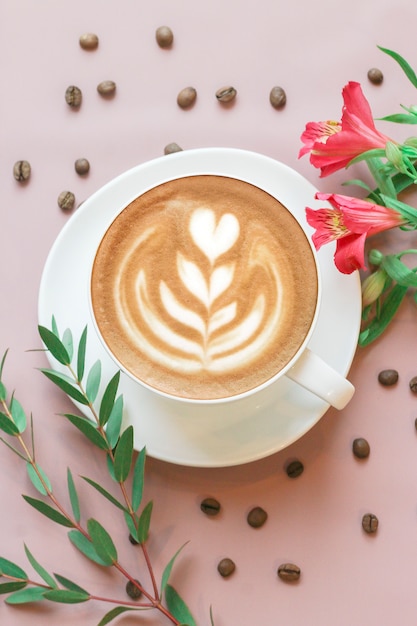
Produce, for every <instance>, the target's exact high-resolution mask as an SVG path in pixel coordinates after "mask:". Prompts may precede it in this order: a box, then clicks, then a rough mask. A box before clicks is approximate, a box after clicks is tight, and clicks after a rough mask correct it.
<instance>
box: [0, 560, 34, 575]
mask: <svg viewBox="0 0 417 626" xmlns="http://www.w3.org/2000/svg"><path fill="white" fill-rule="evenodd" d="M3 575H4V576H10V577H11V578H18V579H19V580H24V581H27V579H28V575H27V574H26V572H25V571H24V570H22V568H21V567H19V566H18V565H16V563H12V561H8V560H7V559H4V558H3V557H0V576H3Z"/></svg>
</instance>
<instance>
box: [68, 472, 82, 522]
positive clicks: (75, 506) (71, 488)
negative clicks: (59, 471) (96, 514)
mask: <svg viewBox="0 0 417 626" xmlns="http://www.w3.org/2000/svg"><path fill="white" fill-rule="evenodd" d="M67 484H68V493H69V497H70V502H71V508H72V513H73V515H74V519H75V521H77V522H79V521H80V519H81V513H80V501H79V499H78V494H77V490H76V488H75V483H74V479H73V477H72V474H71V470H70V468H68V470H67Z"/></svg>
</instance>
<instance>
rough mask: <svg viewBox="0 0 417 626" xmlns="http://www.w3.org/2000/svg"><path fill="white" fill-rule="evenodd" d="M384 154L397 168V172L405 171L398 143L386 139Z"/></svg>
mask: <svg viewBox="0 0 417 626" xmlns="http://www.w3.org/2000/svg"><path fill="white" fill-rule="evenodd" d="M385 155H386V157H387V159H388V161H389V162H390V163H392V165H393V166H394V167H395V169H397V170H398V171H399V172H403V173H404V174H406V173H407V168H406V166H405V164H404V160H403V155H402V154H401V150H400V148H399V146H398V144H396V143H394V142H393V141H387V143H386V144H385Z"/></svg>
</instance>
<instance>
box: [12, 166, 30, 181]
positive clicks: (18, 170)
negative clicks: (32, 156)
mask: <svg viewBox="0 0 417 626" xmlns="http://www.w3.org/2000/svg"><path fill="white" fill-rule="evenodd" d="M30 172H31V167H30V163H29V162H28V161H16V163H15V164H14V165H13V176H14V177H15V179H16V180H17V181H18V182H19V183H21V182H23V181H25V180H28V178H29V176H30Z"/></svg>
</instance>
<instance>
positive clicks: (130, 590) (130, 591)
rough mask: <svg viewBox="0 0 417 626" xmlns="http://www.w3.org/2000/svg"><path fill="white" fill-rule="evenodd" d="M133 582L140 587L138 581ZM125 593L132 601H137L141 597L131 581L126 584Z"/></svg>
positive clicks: (139, 591) (140, 593) (140, 592)
mask: <svg viewBox="0 0 417 626" xmlns="http://www.w3.org/2000/svg"><path fill="white" fill-rule="evenodd" d="M135 582H137V583H138V585H140V582H139V581H138V580H135ZM126 593H127V595H128V596H129V598H132V600H139V598H140V597H141V595H142V591H141V590H140V589H138V587H137V586H136V585H135V584H134V583H133V582H132V581H131V580H129V581H128V582H127V584H126Z"/></svg>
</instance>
